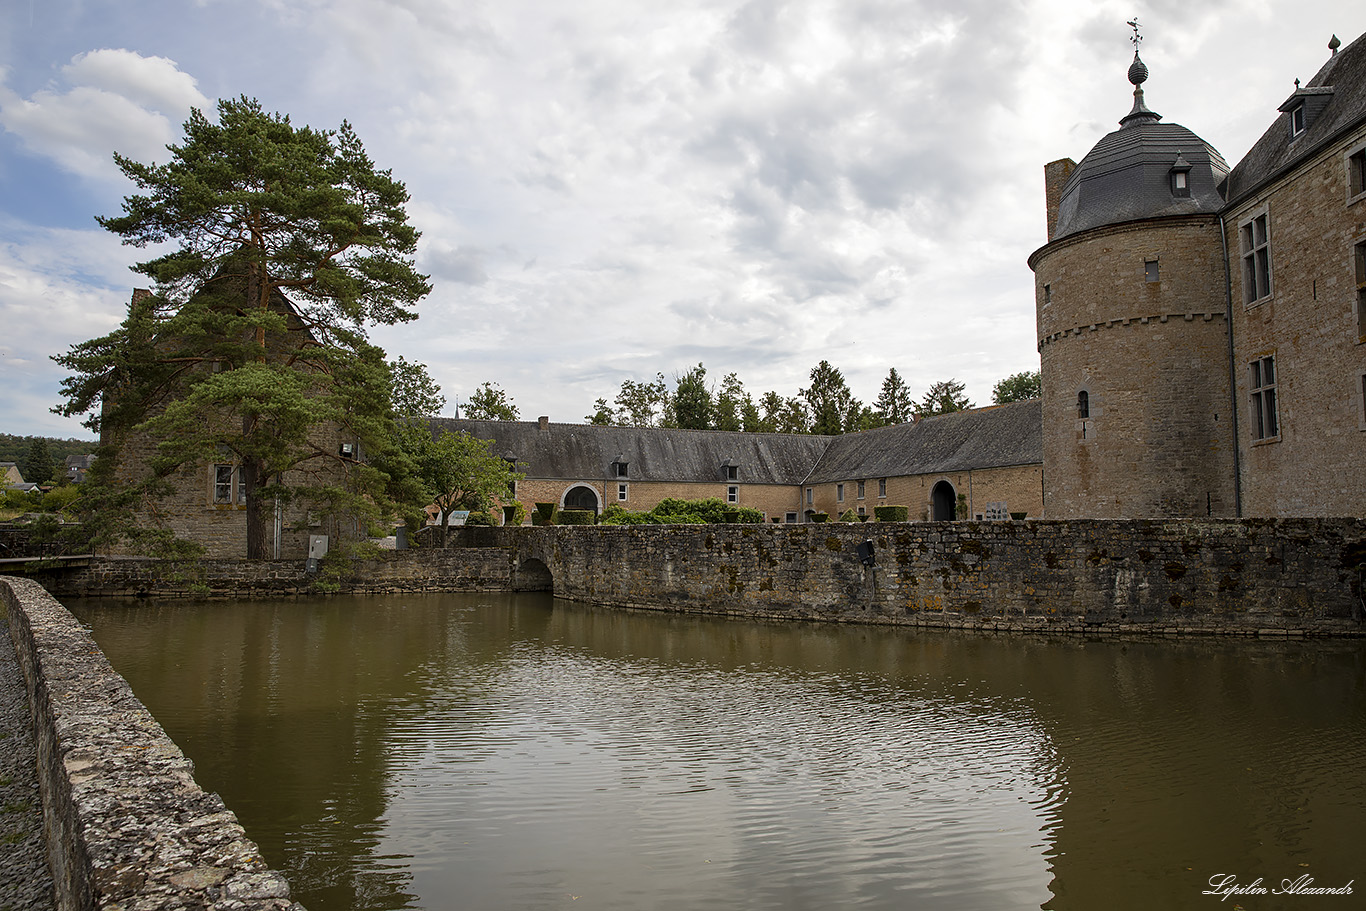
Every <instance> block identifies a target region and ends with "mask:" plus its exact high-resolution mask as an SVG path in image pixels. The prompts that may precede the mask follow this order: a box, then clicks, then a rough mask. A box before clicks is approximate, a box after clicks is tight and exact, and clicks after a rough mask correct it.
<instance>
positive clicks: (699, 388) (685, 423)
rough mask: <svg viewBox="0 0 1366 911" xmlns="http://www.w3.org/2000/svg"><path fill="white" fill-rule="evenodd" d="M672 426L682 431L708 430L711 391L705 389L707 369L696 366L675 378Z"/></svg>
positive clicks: (709, 424)
mask: <svg viewBox="0 0 1366 911" xmlns="http://www.w3.org/2000/svg"><path fill="white" fill-rule="evenodd" d="M672 401H673V419H674V426H676V427H679V428H681V429H683V430H710V429H711V419H712V410H713V405H712V400H711V390H709V389H708V388H707V368H706V367H703V366H702V365H701V364H698V365H697V366H696V367H694V368H692V369H691V370H689V371H688V372H687V373H685V374H683V375H682V376H680V377H676V385H675V386H674V394H673V400H672Z"/></svg>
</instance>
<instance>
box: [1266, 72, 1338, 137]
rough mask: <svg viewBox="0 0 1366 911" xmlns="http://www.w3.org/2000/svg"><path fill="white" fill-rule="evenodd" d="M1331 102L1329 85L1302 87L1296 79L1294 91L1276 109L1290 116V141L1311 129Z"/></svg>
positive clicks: (1331, 96) (1330, 87)
mask: <svg viewBox="0 0 1366 911" xmlns="http://www.w3.org/2000/svg"><path fill="white" fill-rule="evenodd" d="M1332 100H1333V87H1332V86H1331V85H1304V86H1302V85H1300V81H1299V80H1298V79H1296V80H1295V91H1294V92H1292V93H1291V95H1290V97H1289V98H1287V99H1285V101H1283V102H1281V106H1280V107H1278V108H1277V109H1276V110H1278V111H1280V112H1281V113H1283V114H1289V115H1290V118H1289V124H1290V139H1291V141H1294V140H1296V139H1298V138H1299V137H1300V136H1301V135H1303V134H1304V131H1305V130H1307V129H1309V128H1310V127H1312V126H1313V125H1314V121H1315V120H1316V119H1317V118H1318V116H1319V115H1320V114H1322V113H1323V110H1324V108H1326V107H1328V104H1329V102H1331V101H1332Z"/></svg>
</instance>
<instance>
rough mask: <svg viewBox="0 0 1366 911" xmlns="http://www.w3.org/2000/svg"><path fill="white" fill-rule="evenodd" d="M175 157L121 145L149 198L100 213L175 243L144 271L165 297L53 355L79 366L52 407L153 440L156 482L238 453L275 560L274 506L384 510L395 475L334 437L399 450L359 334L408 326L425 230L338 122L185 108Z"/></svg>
mask: <svg viewBox="0 0 1366 911" xmlns="http://www.w3.org/2000/svg"><path fill="white" fill-rule="evenodd" d="M167 149H168V151H169V152H170V161H169V162H168V163H167V164H164V165H147V164H141V163H138V162H135V161H132V160H130V159H128V158H125V157H124V156H122V155H118V154H116V155H115V156H114V157H115V161H116V162H117V164H118V166H119V168H120V169H121V170H122V171H123V173H124V175H125V176H127V177H128V178H130V179H131V180H133V181H134V182H135V183H136V184H137V186H138V187H139V189H140V190H142V191H144V192H143V193H142V194H140V195H133V196H128V197H126V198H125V199H124V202H123V210H124V214H123V215H120V216H117V217H112V218H99V219H97V220H98V221H99V223H100V224H101V225H102V226H104V227H105V228H107V229H108V230H110V231H112V232H114V233H115V234H118V235H120V236H121V237H123V239H124V243H126V244H131V245H133V246H137V247H145V246H147V245H149V244H154V245H158V246H160V245H162V244H165V243H168V242H175V243H176V244H177V245H176V247H175V248H174V249H172V250H171V251H170V252H168V253H165V254H163V255H161V256H159V257H157V258H155V259H152V260H148V261H146V262H141V263H138V264H137V265H136V266H135V267H134V270H135V271H137V272H140V273H142V274H144V275H147V276H149V277H151V278H152V279H154V280H155V282H156V284H157V291H158V293H157V294H155V295H152V296H151V297H148V298H145V299H143V300H141V301H135V302H134V304H132V305H130V308H129V316H128V319H127V320H126V321H125V323H124V325H122V326H120V328H119V329H118V330H116V331H115V332H114V333H112V334H111V335H109V336H106V337H104V338H102V339H95V340H92V341H90V342H85V343H82V344H80V345H77V346H74V347H73V348H72V349H71V350H70V351H69V352H68V353H67V354H66V355H64V356H59V357H57V358H54V359H55V360H56V361H57V362H58V363H60V364H62V365H63V366H65V367H67V368H68V369H71V370H72V371H73V373H74V375H73V376H71V377H69V378H68V379H67V380H66V381H65V383H64V385H63V392H64V394H65V396H66V402H65V403H64V404H63V405H62V406H60V407H59V408H58V409H55V410H57V411H58V412H59V413H61V414H67V415H74V414H84V413H87V412H88V413H90V415H91V416H90V418H89V419H88V420H87V421H86V424H87V426H89V427H91V429H93V430H97V431H101V430H107V431H109V434H108V435H107V437H106V438H110V437H112V438H114V439H115V440H116V441H117V440H118V439H122V438H123V437H125V436H126V434H127V433H128V432H130V431H133V430H134V429H136V430H137V431H138V432H141V433H147V434H150V435H152V436H153V437H154V438H156V439H158V440H160V441H161V442H160V444H159V450H158V455H157V458H156V459H155V460H154V462H153V466H152V467H153V469H154V474H155V475H156V476H157V477H158V478H164V477H166V476H167V475H169V474H170V473H171V472H172V471H174V470H175V469H176V468H177V467H179V466H182V465H185V464H187V463H190V462H194V461H200V460H206V459H211V458H221V457H223V455H225V454H226V455H229V456H230V457H231V458H232V459H233V460H234V461H236V462H237V463H238V464H239V465H240V469H241V478H242V483H243V485H244V488H245V492H246V520H247V521H246V524H247V555H248V556H249V557H252V558H263V557H268V556H270V553H269V541H268V532H269V527H270V523H271V519H272V516H273V505H274V503H276V502H282V501H288V500H290V499H291V498H293V497H296V496H297V497H308V498H311V499H313V500H314V501H315V503H316V507H317V508H320V509H343V508H345V509H350V510H359V511H360V513H361V514H373V513H374V511H375V510H376V509H377V508H380V507H383V506H384V505H386V500H385V498H384V490H383V489H382V488H383V485H384V482H385V481H387V480H388V478H385V477H382V475H383V473H382V472H378V471H377V470H375V469H373V468H371V467H369V466H367V465H365V464H364V463H362V462H360V461H359V460H358V459H355V458H354V457H353V455H354V453H355V452H356V450H355V449H354V448H352V449H349V450H348V449H347V448H346V447H345V446H342V447H340V448H339V447H337V446H334V445H331V444H330V443H327V442H324V440H325V439H326V438H327V437H329V436H331V435H332V434H336V435H339V436H340V437H341V438H342V439H343V440H345V441H353V442H355V443H359V444H360V447H361V451H362V452H368V453H369V454H371V455H376V454H379V453H380V452H381V451H382V450H384V449H385V448H386V447H388V446H391V445H393V443H394V435H393V429H394V428H393V415H392V413H391V411H390V380H391V374H390V370H389V368H388V365H387V364H386V363H385V361H384V357H383V352H382V351H381V350H380V349H378V348H376V347H375V346H373V345H371V344H369V342H368V341H367V340H366V337H365V331H366V329H367V327H368V326H370V325H373V324H393V323H398V322H405V321H407V320H411V319H415V318H416V313H415V312H414V311H413V309H411V308H412V307H413V306H414V305H415V304H416V302H417V301H418V300H420V299H421V298H422V297H423V296H425V295H426V294H427V293H428V292H429V291H430V290H431V287H430V285H428V283H427V279H426V276H424V275H421V274H420V273H418V272H417V271H416V269H415V268H414V267H413V255H414V253H415V250H416V245H417V239H418V232H417V231H416V230H415V229H413V228H412V227H411V226H410V225H409V224H408V220H407V214H406V212H405V209H404V206H405V204H406V203H407V201H408V193H407V190H406V189H405V188H404V186H403V184H402V183H400V182H399V181H397V180H394V179H393V177H392V176H391V174H390V172H388V171H382V170H377V169H376V168H375V166H374V164H373V162H371V160H370V158H369V157H368V156H367V155H366V153H365V150H364V148H363V147H362V145H361V142H360V140H359V139H358V138H357V136H356V134H355V132H354V131H353V130H352V128H351V126H350V124H348V123H345V122H343V123H342V125H341V127H340V128H339V129H338V130H336V131H318V130H313V129H311V128H309V127H301V128H297V129H296V128H295V127H294V126H293V125H292V124H291V123H290V122H289V118H288V117H285V116H282V115H279V114H267V113H265V112H264V111H262V109H261V106H260V104H259V103H258V102H256V101H255V100H250V99H247V98H245V97H244V98H240V99H237V100H235V101H220V102H219V103H218V122H217V123H213V122H211V121H210V120H209V119H208V118H207V117H205V116H204V115H203V113H202V112H200V111H198V110H194V111H192V112H191V115H190V119H189V120H188V121H187V122H186V123H185V137H184V139H183V141H182V142H181V143H180V144H179V145H171V146H168V147H167ZM286 294H287V295H288V297H286V296H285V295H286ZM111 404H113V405H115V406H116V407H113V408H112V409H111V408H109V407H108V406H110V405H111ZM102 405H103V406H105V407H104V409H103V411H102V410H101V406H102ZM114 449H115V450H116V449H117V442H116V443H115V445H114ZM109 461H110V463H111V466H112V463H113V460H112V459H111V460H109ZM97 464H98V463H97ZM291 472H294V473H295V475H294V477H296V478H297V479H299V480H298V481H297V482H294V483H291V482H290V481H287V480H285V478H286V477H287V476H288V475H289V473H291ZM109 477H111V475H109V474H108V473H106V474H105V478H106V479H107V478H109Z"/></svg>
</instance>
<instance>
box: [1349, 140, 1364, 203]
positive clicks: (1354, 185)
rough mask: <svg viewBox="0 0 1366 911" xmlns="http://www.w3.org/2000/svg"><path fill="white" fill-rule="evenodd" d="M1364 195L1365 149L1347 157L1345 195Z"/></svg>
mask: <svg viewBox="0 0 1366 911" xmlns="http://www.w3.org/2000/svg"><path fill="white" fill-rule="evenodd" d="M1362 193H1366V149H1357V150H1356V151H1355V152H1353V153H1352V154H1351V155H1348V156H1347V195H1348V197H1352V196H1360V195H1361V194H1362Z"/></svg>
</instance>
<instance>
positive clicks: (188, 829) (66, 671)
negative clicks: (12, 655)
mask: <svg viewBox="0 0 1366 911" xmlns="http://www.w3.org/2000/svg"><path fill="white" fill-rule="evenodd" d="M0 598H3V599H4V603H5V606H6V609H7V613H8V615H9V635H10V636H11V637H12V638H13V640H14V644H15V650H16V652H17V653H18V658H19V664H20V667H21V669H22V671H23V675H24V682H25V685H26V687H27V689H28V694H29V704H30V707H31V709H32V712H33V716H34V725H35V729H36V735H37V736H36V738H35V739H36V741H37V747H38V775H39V785H40V790H41V792H42V797H43V824H44V830H45V835H46V838H47V844H48V860H49V864H50V865H51V868H52V873H53V882H54V886H55V891H56V897H57V907H58V908H59V909H61V911H92V909H101V908H108V909H114V908H128V909H132V908H137V909H161V908H165V909H171V908H205V909H214V911H285V909H292V911H302V906H301V905H299V904H298V903H296V902H292V901H290V898H289V885H288V883H286V881H285V879H284V877H282V876H281V875H280V874H278V873H275V872H274V871H272V870H270V869H269V868H268V867H267V866H266V863H265V861H264V860H262V859H261V856H260V852H259V851H258V850H257V848H256V845H255V844H253V843H252V842H251V841H250V840H248V839H247V837H246V834H245V833H244V832H243V830H242V827H241V825H240V824H239V823H238V822H237V818H236V817H235V816H234V815H233V814H232V813H231V812H230V811H229V810H228V809H227V808H226V807H225V806H224V805H223V801H222V800H221V799H220V798H219V797H218V795H216V794H209V793H206V792H205V791H203V790H202V789H201V788H200V787H199V786H198V785H197V784H195V781H194V778H193V777H192V770H193V767H192V765H191V763H190V761H189V760H188V759H186V758H185V756H184V754H182V753H181V751H180V749H179V748H178V747H176V745H175V744H174V743H172V742H171V740H170V738H168V737H167V736H166V734H165V732H164V731H162V729H161V726H160V725H159V724H157V722H156V720H155V719H153V718H152V716H151V714H150V713H149V712H148V711H147V709H146V708H145V707H144V706H143V705H142V703H141V702H139V701H138V700H137V697H135V696H134V695H133V692H132V690H131V689H129V687H128V684H127V683H126V682H125V681H124V680H123V678H122V677H120V676H119V675H118V674H117V673H115V671H114V669H113V668H112V667H111V666H110V665H109V662H108V660H106V659H105V657H104V655H103V653H101V652H100V650H99V648H98V647H96V645H95V642H94V640H92V639H91V638H90V635H89V634H88V633H87V632H86V631H85V629H84V628H83V627H82V626H81V625H80V624H79V623H78V622H77V621H76V619H75V618H74V617H72V616H71V614H70V613H68V612H67V610H66V608H64V607H62V605H61V604H59V603H58V602H57V601H55V600H54V599H53V598H52V596H51V595H49V594H48V593H47V592H46V591H44V590H43V589H42V588H41V587H40V586H39V585H38V584H37V583H36V582H33V581H31V580H28V579H19V578H14V577H7V576H0Z"/></svg>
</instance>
